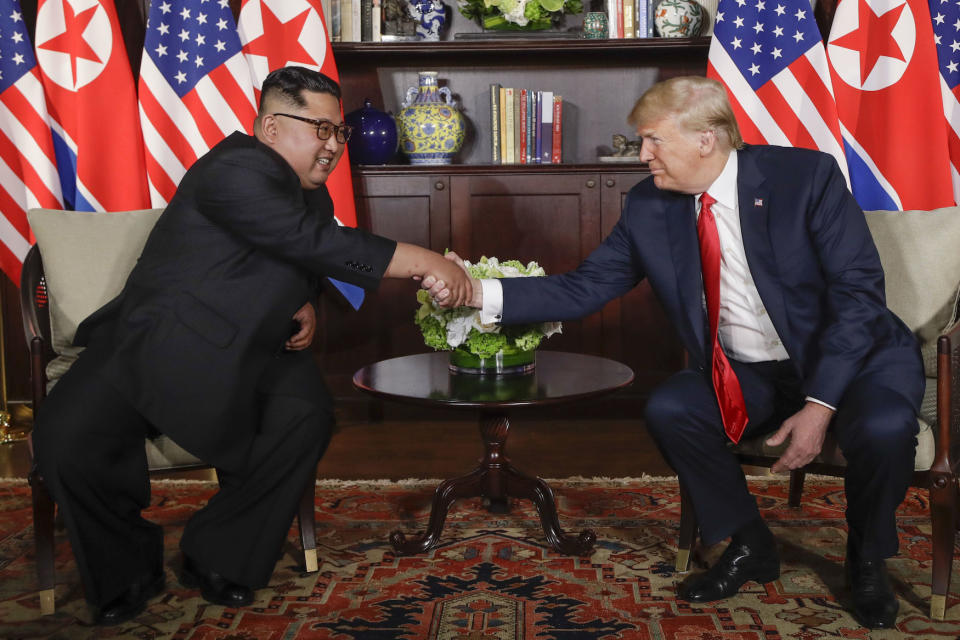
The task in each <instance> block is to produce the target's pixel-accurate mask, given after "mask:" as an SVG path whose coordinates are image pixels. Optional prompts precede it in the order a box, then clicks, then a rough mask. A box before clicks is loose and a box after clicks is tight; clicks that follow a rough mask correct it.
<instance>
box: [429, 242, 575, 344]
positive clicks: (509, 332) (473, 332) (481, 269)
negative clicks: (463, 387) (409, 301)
mask: <svg viewBox="0 0 960 640" xmlns="http://www.w3.org/2000/svg"><path fill="white" fill-rule="evenodd" d="M464 264H465V265H466V267H467V271H469V272H470V275H471V276H472V277H474V278H523V277H530V276H544V275H546V272H545V271H544V270H543V267H541V266H540V265H538V264H537V263H536V262H530V263H529V264H527V265H524V264H523V263H521V262H519V261H517V260H507V261H504V262H500V261H499V260H497V259H496V258H487V257H483V258H480V262H478V263H476V264H471V263H470V262H469V261H466V260H464ZM417 301H418V302H419V303H420V308H419V309H417V315H416V323H417V326H419V327H420V331H421V333H423V341H424V342H425V343H426V344H427V346H428V347H433V348H434V349H436V350H438V351H451V350H453V349H458V348H459V349H464V350H466V351H468V352H469V353H471V354H473V355H475V356H477V357H479V358H491V357H493V356H495V355H496V354H497V353H498V352H501V351H502V352H503V354H504V355H510V354H515V353H520V352H522V351H532V350H533V349H536V348H537V347H538V346H539V345H540V341H541V340H543V338H547V337H550V336H551V335H553V334H554V333H559V332H560V329H561V325H560V323H559V322H543V323H539V324H526V325H513V326H505V327H502V326H500V325H498V324H483V323H481V322H480V310H479V309H473V308H471V307H457V308H456V309H444V308H442V307H440V306H439V305H437V304H436V303H435V302H434V301H433V298H431V297H430V294H429V293H428V292H427V291H426V290H424V289H420V290H418V291H417Z"/></svg>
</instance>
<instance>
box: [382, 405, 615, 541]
mask: <svg viewBox="0 0 960 640" xmlns="http://www.w3.org/2000/svg"><path fill="white" fill-rule="evenodd" d="M509 433H510V420H509V419H508V418H507V415H506V414H505V413H488V412H483V413H481V415H480V437H481V439H482V440H483V445H484V452H483V459H482V460H481V461H480V465H479V466H478V467H477V468H476V469H474V470H473V471H471V472H470V473H468V474H467V475H465V476H460V477H458V478H451V479H450V480H446V481H444V482H443V483H441V484H440V486H439V487H437V490H436V492H435V493H434V496H433V505H432V506H431V508H430V524H429V525H428V526H427V531H426V533H424V534H423V535H422V536H417V537H414V538H411V539H409V540H408V539H407V537H406V536H405V535H404V534H403V533H402V532H401V531H394V532H393V533H391V534H390V542H391V544H393V548H394V549H395V550H396V551H397V552H398V553H401V554H415V553H424V552H426V551H427V550H428V549H430V548H431V547H433V546H434V545H436V544H437V542H439V540H440V533H441V532H442V530H443V523H444V521H445V520H446V518H447V512H448V511H449V510H450V505H452V504H453V501H454V500H456V499H457V498H472V497H476V496H482V497H484V498H487V499H488V500H489V507H488V508H489V510H490V511H491V512H493V513H505V512H506V511H507V510H508V501H507V499H508V497H510V496H514V497H517V498H526V499H528V500H532V501H533V503H534V505H536V507H537V512H538V513H539V514H540V522H541V524H542V525H543V531H544V533H545V534H546V537H547V542H549V543H550V546H552V547H553V548H554V549H556V550H557V551H559V552H560V553H564V554H568V555H578V556H588V555H590V554H591V553H593V544H594V542H596V539H597V536H596V534H595V533H594V532H593V531H591V530H589V529H588V530H585V531H582V532H581V533H580V535H579V536H571V535H567V534H565V533H564V532H563V530H562V529H561V528H560V521H559V519H558V518H557V504H556V502H555V501H554V499H553V491H551V490H550V487H549V486H548V485H547V483H546V482H544V481H543V480H541V479H539V478H532V477H530V476H527V475H525V474H523V473H521V472H520V471H519V470H517V469H516V468H515V467H514V466H512V465H511V464H510V461H509V459H508V458H507V456H506V442H507V435H508V434H509ZM505 507H507V508H505Z"/></svg>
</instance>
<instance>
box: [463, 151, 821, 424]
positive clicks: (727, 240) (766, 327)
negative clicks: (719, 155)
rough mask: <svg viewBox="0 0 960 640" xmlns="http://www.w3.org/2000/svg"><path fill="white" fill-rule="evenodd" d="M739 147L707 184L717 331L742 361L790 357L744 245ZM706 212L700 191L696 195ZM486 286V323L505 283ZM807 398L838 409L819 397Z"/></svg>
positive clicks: (496, 310)
mask: <svg viewBox="0 0 960 640" xmlns="http://www.w3.org/2000/svg"><path fill="white" fill-rule="evenodd" d="M737 167H738V165H737V152H736V151H731V152H730V155H729V157H728V158H727V163H726V165H724V167H723V171H721V172H720V175H719V176H718V177H717V179H716V180H715V181H714V182H713V184H711V185H710V187H709V188H708V189H707V193H709V194H710V195H711V196H713V197H714V198H715V199H716V200H717V202H716V203H715V204H714V205H713V206H712V208H711V210H712V211H713V217H714V218H715V219H716V222H717V233H718V235H719V236H720V251H721V262H720V319H719V322H718V325H719V327H718V330H717V334H718V336H719V340H720V344H721V345H722V346H723V350H724V351H725V352H726V354H727V355H728V356H729V357H731V358H733V359H734V360H739V361H740V362H766V361H770V360H786V359H788V358H789V357H790V356H789V355H788V354H787V350H786V349H785V348H784V346H783V343H782V342H781V341H780V336H779V335H778V334H777V330H776V329H775V328H774V326H773V322H772V321H771V320H770V316H769V315H768V314H767V310H766V309H765V308H764V307H763V301H762V300H761V299H760V292H759V291H757V285H756V284H755V283H754V281H753V275H752V274H751V273H750V266H749V265H748V264H747V254H746V250H745V249H744V248H743V233H742V232H741V229H740V206H739V202H738V198H737ZM696 203H697V204H696V207H697V216H698V217H699V215H700V194H697V199H696ZM480 284H481V288H482V290H483V307H482V308H481V310H480V318H481V322H484V323H491V322H499V321H500V318H501V314H502V312H503V287H502V286H501V285H500V281H499V280H497V279H496V278H490V279H483V280H481V281H480ZM807 400H810V401H813V402H816V403H818V404H822V405H824V406H826V407H829V408H831V409H833V408H834V407H832V406H831V405H828V404H826V403H825V402H821V401H819V400H817V399H815V398H810V397H808V398H807Z"/></svg>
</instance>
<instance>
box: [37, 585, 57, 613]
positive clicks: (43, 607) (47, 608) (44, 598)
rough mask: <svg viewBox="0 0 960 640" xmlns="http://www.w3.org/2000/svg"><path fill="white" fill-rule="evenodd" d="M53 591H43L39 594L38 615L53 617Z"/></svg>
mask: <svg viewBox="0 0 960 640" xmlns="http://www.w3.org/2000/svg"><path fill="white" fill-rule="evenodd" d="M53 610H54V605H53V589H44V590H43V591H41V592H40V615H42V616H49V615H53Z"/></svg>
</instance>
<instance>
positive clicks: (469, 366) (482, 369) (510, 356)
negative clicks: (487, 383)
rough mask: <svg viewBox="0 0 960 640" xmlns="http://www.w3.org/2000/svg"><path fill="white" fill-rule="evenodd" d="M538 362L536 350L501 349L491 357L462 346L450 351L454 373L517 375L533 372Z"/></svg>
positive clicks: (451, 368)
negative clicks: (508, 350)
mask: <svg viewBox="0 0 960 640" xmlns="http://www.w3.org/2000/svg"><path fill="white" fill-rule="evenodd" d="M536 364H537V352H536V351H535V350H531V351H516V352H513V353H504V352H503V351H502V350H501V351H499V352H497V353H496V354H494V355H493V356H491V357H489V358H481V357H480V356H477V355H474V354H472V353H470V352H469V351H467V350H466V349H460V348H457V349H454V350H453V351H451V352H450V371H452V372H454V373H467V374H476V375H497V376H499V375H517V374H524V373H530V372H532V371H533V369H534V367H535V366H536Z"/></svg>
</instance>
